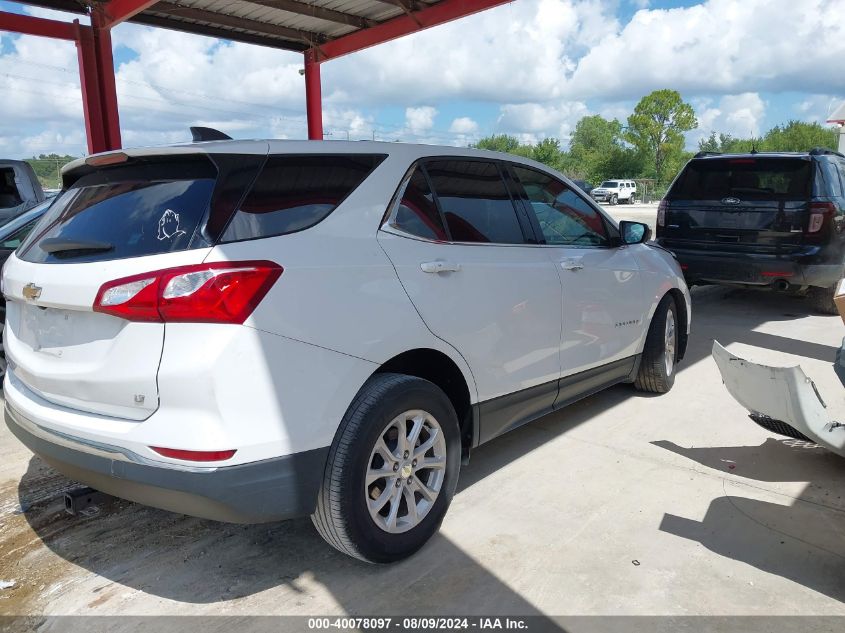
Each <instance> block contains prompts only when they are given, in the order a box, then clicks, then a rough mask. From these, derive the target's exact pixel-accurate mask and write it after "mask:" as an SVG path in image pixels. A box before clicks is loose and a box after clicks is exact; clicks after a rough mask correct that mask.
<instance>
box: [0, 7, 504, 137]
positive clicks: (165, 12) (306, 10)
mask: <svg viewBox="0 0 845 633" xmlns="http://www.w3.org/2000/svg"><path fill="white" fill-rule="evenodd" d="M511 1H512V0H162V1H156V0H21V3H22V4H28V5H33V6H38V7H42V8H48V9H56V10H59V11H66V12H70V13H76V14H79V15H85V16H89V17H90V20H91V24H90V26H88V25H84V24H80V23H79V20H74V21H73V22H72V23H70V22H61V21H58V20H47V19H44V18H37V17H33V16H29V15H22V14H19V13H10V12H3V11H0V30H7V31H12V32H16V33H24V34H29V35H40V36H44V37H53V38H58V39H64V40H69V41H74V42H76V45H77V50H78V53H79V69H80V78H81V84H82V99H83V109H84V112H85V123H86V132H87V136H88V148H89V151H91V152H92V153H93V152H99V151H103V150H107V149H118V148H119V147H120V126H119V120H118V112H117V96H116V90H115V86H114V62H113V58H112V47H111V35H110V32H111V29H112V28H113V27H114V26H116V25H118V24H120V23H122V22H132V23H136V24H144V25H148V26H156V27H162V28H168V29H173V30H176V31H182V32H185V33H193V34H197V35H206V36H210V37H216V38H221V39H226V40H232V41H235V42H244V43H247V44H257V45H260V46H269V47H271V48H277V49H282V50H288V51H296V52H301V53H303V54H304V62H305V97H306V114H307V117H308V138H310V139H321V138H322V137H323V131H322V106H321V94H320V93H321V86H320V64H321V63H324V62H326V61H329V60H331V59H335V58H337V57H340V56H343V55H347V54H350V53H354V52H356V51H359V50H362V49H365V48H369V47H370V46H375V45H377V44H381V43H383V42H387V41H390V40H393V39H396V38H399V37H402V36H404V35H408V34H410V33H414V32H416V31H420V30H423V29H427V28H430V27H433V26H437V25H439V24H443V23H446V22H450V21H452V20H457V19H459V18H462V17H465V16H467V15H471V14H473V13H477V12H479V11H483V10H485V9H489V8H491V7H495V6H498V5H502V4H507V3H509V2H511Z"/></svg>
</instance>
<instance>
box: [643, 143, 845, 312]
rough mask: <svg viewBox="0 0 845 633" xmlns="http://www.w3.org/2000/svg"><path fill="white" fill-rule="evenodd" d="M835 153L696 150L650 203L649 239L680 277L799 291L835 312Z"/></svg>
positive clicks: (842, 244) (843, 255) (843, 267)
mask: <svg viewBox="0 0 845 633" xmlns="http://www.w3.org/2000/svg"><path fill="white" fill-rule="evenodd" d="M843 190H845V156H843V155H842V154H840V153H838V152H834V151H831V150H826V149H814V150H812V151H810V152H804V153H754V152H752V153H750V154H712V153H706V152H700V153H698V154H696V156H695V158H693V159H692V160H690V161H689V162H688V163H687V164H686V166H685V167H684V168H683V170H681V173H680V174H679V175H678V177H677V178H676V179H675V181H674V182H673V183H672V185H671V187H670V188H669V191H668V192H667V194H666V197H665V198H664V199H663V200H662V201H661V202H660V206H659V208H658V212H657V241H658V243H659V244H660V245H661V246H663V247H665V248H667V249H669V250H671V251H672V252H674V253H675V255H676V257H677V258H678V260H679V262H680V264H681V268H682V269H683V271H684V275H685V276H686V278H687V283H688V284H689V285H690V286H692V285H693V284H699V285H702V284H729V285H741V286H749V287H768V288H772V289H774V290H778V291H783V292H786V291H792V292H796V293H801V294H807V296H808V297H809V298H810V300H811V301H812V303H813V305H814V307H816V308H817V309H818V310H820V311H822V312H825V313H830V314H837V310H836V306H835V305H834V303H833V293H834V290H835V287H836V282H837V281H839V279H841V278H842V277H843V276H845V235H843V227H845V193H843Z"/></svg>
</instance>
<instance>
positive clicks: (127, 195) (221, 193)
mask: <svg viewBox="0 0 845 633" xmlns="http://www.w3.org/2000/svg"><path fill="white" fill-rule="evenodd" d="M259 159H260V160H262V161H263V159H264V157H263V156H260V157H245V158H243V160H240V161H239V163H240V164H241V165H242V166H243V165H246V166H249V165H252V167H251V169H252V172H253V175H254V171H255V170H257V166H258V164H259V163H257V162H256V161H258V160H259ZM215 160H217V159H215ZM231 162H232V161H228V163H231ZM224 163H227V161H222V162H221V161H220V160H218V161H217V163H215V162H213V161H212V160H211V159H210V158H209V157H208V156H204V155H188V156H186V155H181V156H176V157H174V156H170V157H159V158H145V159H136V160H133V159H129V161H128V162H126V163H125V164H118V165H113V166H110V167H103V168H99V169H97V168H94V169H90V168H84V167H83V168H82V169H87V171H88V173H86V174H83V175H81V177H80V178H79V179H78V180H76V181H75V182H74V183H73V184H72V185H71V186H70V187H69V188H68V189H67V190H66V191H65V192H63V193H62V194H61V195H60V197H59V198H58V199H57V200H56V201H55V203H54V204H53V205H52V206H51V207H50V209H49V210H48V211H47V213H46V214H45V216H44V217H43V218H42V220H41V221H40V222H39V223H38V224H37V225H36V227H35V228H34V229H33V230H32V231H31V232H30V233H29V235H28V237H27V238H26V239H25V240H24V242H23V244H21V246H20V247H19V249H18V250H17V252H16V253H15V254H14V255H12V256H11V257H10V258H9V260H8V261H7V263H6V265H5V267H4V274H3V290H4V294H5V295H6V298H7V312H6V318H7V322H6V327H5V332H4V337H5V349H6V354H7V357H8V360H9V368H10V371H9V374H10V377H9V379H10V380H16V381H19V383H21V384H22V385H23V386H25V387H26V388H28V389H29V390H31V391H32V392H34V393H35V394H37V395H38V396H40V397H42V398H44V399H45V400H47V401H49V402H53V403H55V404H59V405H64V406H68V407H71V408H74V409H78V410H82V411H87V412H91V413H98V414H102V415H107V416H116V417H121V418H127V419H134V420H142V419H145V418H146V417H148V416H149V415H150V414H151V413H152V412H153V411H155V409H156V408H157V406H158V388H157V385H156V375H157V371H158V365H159V360H160V358H161V353H162V346H163V341H164V333H165V331H164V328H165V326H164V324H162V323H152V322H130V321H126V320H124V319H120V318H117V317H114V316H110V315H106V314H102V313H99V312H94V311H93V309H92V306H93V304H94V300H95V298H96V296H97V292H98V290H99V289H100V287H101V286H102V284H103V283H105V282H108V281H112V280H115V279H118V278H121V277H126V276H130V275H134V274H140V273H147V272H151V271H155V270H159V269H163V268H169V267H172V266H179V265H186V264H196V263H200V262H202V260H203V259H204V258H205V256H206V255H207V254H208V252H209V250H210V244H211V242H212V241H213V239H212V236H210V235H209V233H208V232H209V227H210V225H212V224H213V222H211V221H210V218H211V219H213V218H214V213H218V212H222V210H223V209H225V207H226V200H227V197H228V198H232V197H235V196H234V195H233V192H232V191H231V189H232V186H233V183H234V184H235V186H237V182H238V178H237V177H231V178H227V179H226V181H225V182H222V176H220V178H221V185H220V186H219V187H218V186H217V184H218V176H219V175H220V174H219V172H220V171H222V170H224V168H223V167H221V165H222V164H224ZM225 169H229V168H228V167H226V168H225ZM241 169H243V170H247V171H248V169H247V167H242V168H241ZM231 175H232V173H231V170H230V172H229V176H231ZM242 180H243V179H242ZM237 197H238V198H239V196H237ZM217 223H218V224H220V222H219V220H218V221H217ZM16 384H17V383H16Z"/></svg>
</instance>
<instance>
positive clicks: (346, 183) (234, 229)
mask: <svg viewBox="0 0 845 633" xmlns="http://www.w3.org/2000/svg"><path fill="white" fill-rule="evenodd" d="M384 158H385V157H384V155H372V154H364V155H353V154H348V155H337V156H325V155H305V156H271V157H270V158H268V159H267V163H266V164H265V166H264V168H263V169H262V170H261V174H260V175H259V176H258V179H257V180H256V182H255V184H254V185H253V187H252V190H251V191H250V192H249V194H248V195H247V196H246V198H245V199H244V201H243V203H242V204H241V206H240V208H239V209H238V211H237V212H236V213H235V215H234V217H233V218H232V220H231V222H230V223H229V226H227V227H226V230H225V231H224V232H223V237H222V239H221V241H223V242H234V241H238V240H249V239H254V238H259V237H270V236H274V235H284V234H286V233H293V232H295V231H301V230H303V229H307V228H309V227H311V226H314V225H315V224H317V223H318V222H320V221H321V220H323V219H324V218H325V217H326V216H327V215H329V213H331V212H332V211H334V210H335V208H337V206H338V205H339V204H340V203H341V202H343V200H344V198H346V197H347V196H348V195H349V194H350V193H352V192H353V191H354V190H355V189H356V188H357V187H358V186H359V185H360V184H361V183H362V182H364V180H365V179H366V178H367V176H369V175H370V173H371V172H372V171H373V169H375V168H376V167H377V166H378V165H379V163H381V162H382V161H383V160H384Z"/></svg>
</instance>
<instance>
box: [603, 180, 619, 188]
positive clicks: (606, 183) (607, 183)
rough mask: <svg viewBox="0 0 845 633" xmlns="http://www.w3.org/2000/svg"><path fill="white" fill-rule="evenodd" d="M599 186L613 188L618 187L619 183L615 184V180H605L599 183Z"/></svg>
mask: <svg viewBox="0 0 845 633" xmlns="http://www.w3.org/2000/svg"><path fill="white" fill-rule="evenodd" d="M601 186H602V187H610V188H613V187H618V186H619V183H618V182H616V181H615V180H605V181H604V182H603V183H601Z"/></svg>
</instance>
